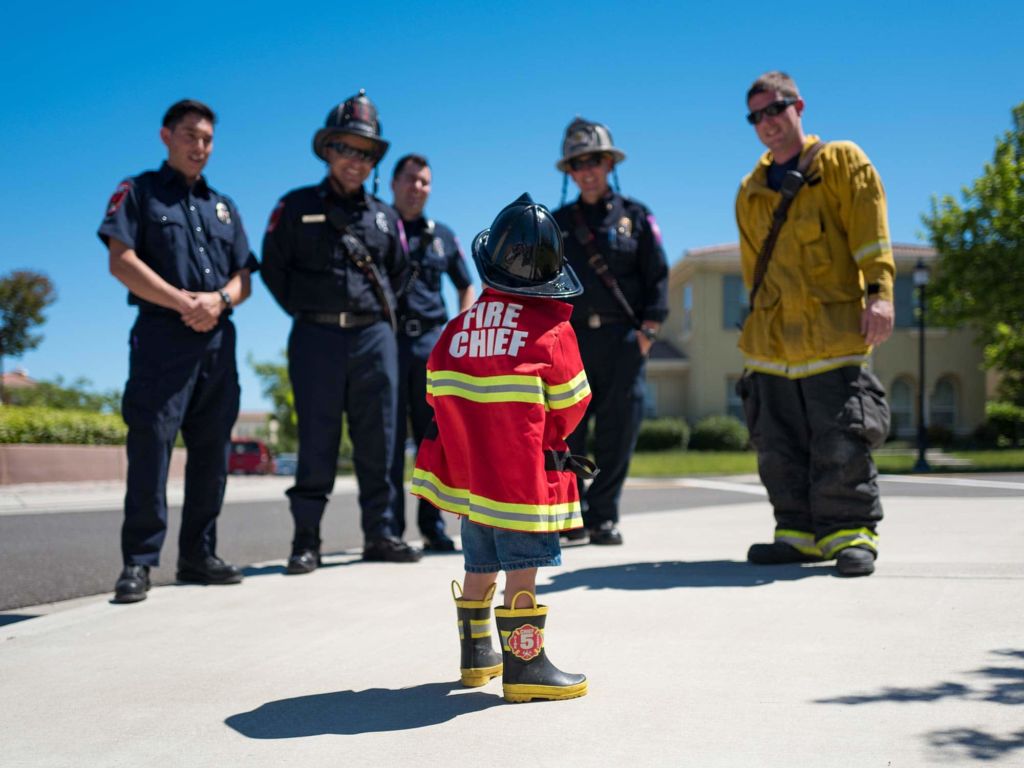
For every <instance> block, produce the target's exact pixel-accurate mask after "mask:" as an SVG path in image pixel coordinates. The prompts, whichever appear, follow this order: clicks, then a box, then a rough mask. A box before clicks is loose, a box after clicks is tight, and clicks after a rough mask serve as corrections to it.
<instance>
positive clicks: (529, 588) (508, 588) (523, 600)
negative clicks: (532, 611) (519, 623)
mask: <svg viewBox="0 0 1024 768" xmlns="http://www.w3.org/2000/svg"><path fill="white" fill-rule="evenodd" d="M524 591H525V592H529V593H530V594H531V595H533V594H534V593H535V592H536V591H537V569H536V568H524V569H522V570H517V571H505V607H506V608H532V607H533V602H532V601H531V600H530V599H529V598H528V597H526V595H523V596H522V597H520V598H519V600H518V601H517V602H516V604H515V605H512V599H513V598H514V597H515V596H516V595H518V594H519V593H520V592H524Z"/></svg>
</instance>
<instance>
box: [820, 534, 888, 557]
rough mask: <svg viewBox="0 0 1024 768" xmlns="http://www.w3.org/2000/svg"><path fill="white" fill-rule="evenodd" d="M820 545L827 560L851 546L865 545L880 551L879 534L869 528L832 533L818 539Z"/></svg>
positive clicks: (872, 549)
mask: <svg viewBox="0 0 1024 768" xmlns="http://www.w3.org/2000/svg"><path fill="white" fill-rule="evenodd" d="M818 546H819V547H820V548H821V551H822V554H823V555H824V557H825V559H827V560H831V559H832V558H833V557H835V556H836V555H837V554H838V553H839V552H840V551H841V550H844V549H847V548H849V547H865V548H866V549H870V550H871V551H872V552H878V534H877V533H875V532H874V531H872V530H870V529H868V528H851V529H848V530H844V531H836V532H835V533H830V534H829V535H828V536H826V537H825V538H823V539H821V540H819V541H818Z"/></svg>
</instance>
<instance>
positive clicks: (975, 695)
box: [815, 649, 1024, 760]
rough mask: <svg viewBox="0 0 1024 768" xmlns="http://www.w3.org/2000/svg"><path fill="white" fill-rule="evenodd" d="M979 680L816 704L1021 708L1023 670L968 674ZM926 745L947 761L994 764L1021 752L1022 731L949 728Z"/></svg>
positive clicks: (1016, 654)
mask: <svg viewBox="0 0 1024 768" xmlns="http://www.w3.org/2000/svg"><path fill="white" fill-rule="evenodd" d="M992 654H993V655H995V656H1000V657H1002V658H1005V659H1008V660H1010V662H1011V663H1012V662H1013V661H1017V662H1018V663H1024V650H1016V649H1002V650H998V651H992ZM967 674H969V675H971V676H973V677H978V678H981V679H982V684H972V683H958V682H951V681H946V682H942V683H937V684H936V685H933V686H929V687H926V688H883V689H882V690H881V691H877V692H875V693H867V694H855V695H850V696H837V697H835V698H830V699H817V700H816V701H815V703H816V704H846V705H848V706H857V705H860V704H877V703H879V702H897V703H908V704H913V703H927V702H932V701H938V700H939V699H950V698H952V699H963V700H965V701H975V702H976V701H987V702H991V703H994V704H1009V705H1011V706H1012V705H1017V706H1020V705H1022V704H1024V666H1007V665H999V666H988V667H982V668H980V669H975V670H972V671H971V672H969V673H967ZM926 738H927V740H928V743H929V745H931V746H932V747H933V748H934V749H936V750H938V751H940V752H942V753H944V754H945V755H946V756H947V757H949V758H950V759H957V758H960V759H963V758H969V759H972V760H996V759H999V758H1001V757H1002V756H1003V755H1006V754H1008V753H1010V752H1013V751H1015V750H1020V749H1024V729H1021V730H1018V731H1016V732H1014V733H1011V734H1008V735H1006V736H999V735H997V734H994V733H988V732H986V731H983V730H980V729H978V728H950V729H946V730H942V731H932V732H931V733H929V734H927V736H926Z"/></svg>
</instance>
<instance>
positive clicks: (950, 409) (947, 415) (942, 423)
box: [929, 376, 958, 432]
mask: <svg viewBox="0 0 1024 768" xmlns="http://www.w3.org/2000/svg"><path fill="white" fill-rule="evenodd" d="M957 399H958V397H957V386H956V381H955V380H954V378H953V377H952V376H943V377H941V378H940V379H939V380H938V381H936V382H935V389H934V391H933V392H932V397H931V401H930V403H929V405H930V406H931V408H930V409H929V410H930V411H931V418H930V419H929V424H930V425H931V426H933V427H943V428H945V429H948V430H949V431H950V432H952V431H953V430H955V429H956V415H957V414H956V412H957Z"/></svg>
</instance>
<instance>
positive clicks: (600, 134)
mask: <svg viewBox="0 0 1024 768" xmlns="http://www.w3.org/2000/svg"><path fill="white" fill-rule="evenodd" d="M598 152H603V153H605V154H607V155H611V157H612V160H614V161H615V162H616V163H621V162H622V161H623V160H625V159H626V153H625V152H623V151H622V150H621V149H619V148H618V147H616V146H615V145H614V144H612V132H611V131H609V130H608V126H607V125H603V124H602V123H594V122H591V121H590V120H584V119H583V118H582V117H580V116H579V115H577V116H576V119H575V120H573V121H572V122H571V123H569V127H568V128H566V129H565V137H564V138H563V139H562V159H561V160H559V161H558V162H557V163H555V167H556V168H557V169H558V170H560V171H561V172H562V173H568V172H569V161H570V160H572V159H573V158H574V157H580V156H581V155H593V154H596V153H598Z"/></svg>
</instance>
